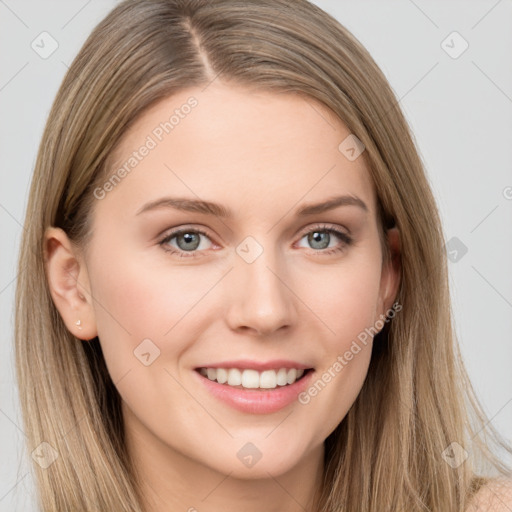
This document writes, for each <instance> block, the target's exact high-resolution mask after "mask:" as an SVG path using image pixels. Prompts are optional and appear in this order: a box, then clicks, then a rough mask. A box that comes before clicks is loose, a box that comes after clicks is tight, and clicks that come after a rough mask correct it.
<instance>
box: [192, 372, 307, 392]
mask: <svg viewBox="0 0 512 512" xmlns="http://www.w3.org/2000/svg"><path fill="white" fill-rule="evenodd" d="M196 371H197V372H199V373H200V374H201V375H203V377H206V378H207V379H209V380H211V381H215V382H217V383H219V384H224V385H226V386H229V387H232V388H238V389H253V390H257V389H264V390H269V389H276V388H284V387H286V386H290V385H292V384H294V383H295V382H297V381H298V380H301V379H303V378H304V376H305V375H306V374H308V373H309V372H311V371H313V368H308V369H306V370H302V369H297V368H279V369H275V370H263V371H257V370H252V369H241V368H197V369H196Z"/></svg>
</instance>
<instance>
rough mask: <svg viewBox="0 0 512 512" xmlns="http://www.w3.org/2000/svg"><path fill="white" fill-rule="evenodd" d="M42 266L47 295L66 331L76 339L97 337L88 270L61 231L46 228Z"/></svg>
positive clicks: (59, 229) (75, 249)
mask: <svg viewBox="0 0 512 512" xmlns="http://www.w3.org/2000/svg"><path fill="white" fill-rule="evenodd" d="M44 264H45V270H46V276H47V281H48V287H49V290H50V294H51V296H52V299H53V302H54V304H55V307H56V308H57V309H58V311H59V313H60V315H61V317H62V320H63V321H64V323H65V324H66V327H67V328H68V330H69V331H70V332H71V333H72V334H73V335H74V336H76V337H77V338H79V339H83V340H90V339H92V338H94V337H96V336H97V331H96V322H95V317H94V310H93V307H92V298H91V295H90V292H89V291H88V287H89V279H88V275H87V269H86V266H85V264H84V262H83V261H82V259H81V257H80V254H79V253H78V250H77V248H76V246H74V245H73V243H72V242H71V241H70V239H69V238H68V236H67V235H66V233H65V232H64V230H62V229H61V228H55V227H49V228H47V230H46V232H45V238H44Z"/></svg>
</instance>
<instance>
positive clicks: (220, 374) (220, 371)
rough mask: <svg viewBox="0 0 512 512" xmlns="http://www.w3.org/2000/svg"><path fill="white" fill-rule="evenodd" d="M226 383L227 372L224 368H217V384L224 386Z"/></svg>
mask: <svg viewBox="0 0 512 512" xmlns="http://www.w3.org/2000/svg"><path fill="white" fill-rule="evenodd" d="M227 381H228V371H227V370H225V369H224V368H217V382H218V383H219V384H225V383H226V382H227Z"/></svg>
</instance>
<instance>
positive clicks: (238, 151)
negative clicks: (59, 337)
mask: <svg viewBox="0 0 512 512" xmlns="http://www.w3.org/2000/svg"><path fill="white" fill-rule="evenodd" d="M191 97H193V99H190V98H191ZM171 116H174V117H171ZM166 123H167V124H166ZM349 135H350V132H349V130H348V129H347V128H346V126H345V125H344V124H342V123H341V122H340V121H339V120H338V119H336V118H335V117H334V115H333V114H332V113H331V112H330V111H328V110H327V109H326V108H324V107H322V106H321V105H320V104H318V103H316V102H314V101H313V100H311V99H307V100H306V99H304V98H302V97H300V96H297V95H292V94H277V93H268V92H265V93H263V92H255V91H250V90H247V89H242V88H234V87H232V86H227V85H224V84H221V83H220V82H219V81H216V82H214V83H213V84H212V85H210V86H209V87H207V88H206V89H205V90H204V91H201V90H200V89H195V88H194V89H189V90H187V91H184V92H181V93H179V94H176V95H174V96H173V97H171V98H168V99H165V100H163V101H161V102H159V103H158V104H156V105H155V106H154V107H152V108H151V109H150V110H148V111H147V112H146V113H145V115H144V116H143V117H141V118H140V119H139V120H138V122H137V123H135V124H134V125H133V127H132V128H131V129H130V130H129V131H128V132H127V134H126V136H125V137H124V139H123V141H122V144H121V145H120V146H119V147H118V149H117V151H116V153H115V157H116V165H115V166H114V167H113V168H112V173H114V174H116V176H117V178H114V179H113V180H111V182H109V183H110V184H109V183H106V184H105V185H104V186H102V187H101V188H100V189H96V191H95V195H96V197H97V198H98V199H97V200H96V202H95V207H94V212H93V237H92V241H91V244H90V246H89V247H88V248H87V251H86V252H85V253H83V259H80V262H81V266H80V273H79V275H78V284H79V288H78V289H79V292H80V293H81V294H82V295H83V296H84V297H86V300H85V301H84V304H83V306H80V307H82V308H89V309H87V310H86V309H81V310H79V312H75V314H76V315H82V319H85V322H84V320H82V324H83V330H82V331H76V327H75V326H74V321H73V319H72V315H71V314H69V313H66V315H67V316H68V317H69V320H68V323H69V327H70V330H71V329H72V330H73V332H74V333H76V335H77V336H79V337H84V336H85V335H90V336H89V337H93V336H95V335H98V336H99V340H100V343H101V347H102V350H103V354H104V357H105V360H106V363H107V366H108V370H109V372H110V375H111V376H112V379H113V382H114V383H115V385H116V387H117V389H118V390H119V393H120V395H121V397H122V399H123V402H122V403H123V413H124V417H125V424H126V431H127V436H128V439H129V440H130V443H131V445H132V450H133V452H134V453H136V454H138V456H139V457H143V453H151V457H153V460H154V461H155V463H156V461H157V460H159V459H160V458H161V459H162V460H164V459H169V458H170V457H171V458H175V459H178V458H180V460H183V461H184V460H187V461H188V462H189V463H191V464H193V463H198V464H200V465H202V466H206V467H209V468H211V469H215V470H216V471H220V472H222V473H224V474H228V473H231V476H233V477H236V476H239V477H241V478H261V477H268V474H269V473H270V474H271V475H274V476H276V475H279V474H282V473H284V472H286V471H288V470H290V469H291V468H293V467H295V466H297V465H298V464H300V463H301V462H303V461H304V460H307V459H308V458H311V457H312V456H315V457H317V460H319V454H320V453H322V449H323V441H324V440H325V438H326V437H327V436H328V435H329V434H330V433H331V432H332V431H333V430H334V429H335V427H336V426H337V425H338V424H339V423H340V421H341V420H342V419H343V417H344V416H345V415H346V413H347V411H348V410H349V408H350V407H351V405H352V404H353V403H354V401H355V399H356V397H357V395H358V393H359V391H360V389H361V386H362V384H363V381H364V379H365V377H366V374H367V370H368V364H369V361H370V355H371V348H372V334H373V333H374V332H375V330H373V331H369V329H370V328H372V327H373V328H375V326H377V327H376V329H377V330H380V328H382V322H381V321H379V320H381V319H382V318H383V317H382V315H383V314H385V313H386V312H387V311H388V310H389V308H390V307H391V305H392V303H393V300H394V297H395V295H396V291H397V286H398V277H397V271H396V269H394V270H393V269H392V267H391V266H389V267H383V266H382V252H381V247H380V243H379V236H378V227H377V216H376V197H375V194H374V191H373V188H372V183H371V181H370V176H369V173H368V170H367V168H366V167H365V162H364V153H362V155H361V156H360V157H357V152H358V151H357V150H358V148H357V147H355V150H356V151H355V152H354V151H351V150H350V149H347V148H349V147H350V144H351V140H350V139H348V140H345V139H346V138H347V137H348V136H349ZM342 143H343V144H342ZM340 144H342V146H341V150H340ZM144 147H145V148H146V149H141V148H144ZM352 147H354V144H353V143H352ZM123 166H124V172H123V171H119V169H121V168H122V167H123ZM342 196H348V197H350V198H352V200H345V202H343V201H340V202H339V203H338V204H337V205H335V206H334V207H330V208H327V207H323V206H322V205H325V206H326V205H327V204H328V203H329V202H330V201H333V200H334V199H336V198H339V197H342ZM354 198H357V200H353V199H354ZM203 202H205V204H206V203H207V204H208V205H209V206H208V207H207V206H205V205H204V204H203ZM213 203H214V204H215V205H216V206H213ZM173 204H174V206H173ZM333 204H334V203H333ZM313 205H316V206H313ZM303 210H306V211H303ZM301 211H303V212H302V213H300V212H301ZM177 230H180V231H181V234H174V233H175V232H176V231H177ZM336 231H338V232H339V233H340V234H337V233H336ZM391 242H392V244H395V242H396V238H395V235H393V238H392V240H391ZM79 258H82V256H79ZM80 311H81V312H80ZM76 318H80V316H77V317H76ZM365 330H366V331H365ZM368 333H370V334H368ZM262 365H265V366H262ZM200 368H210V370H206V371H205V370H203V373H209V376H210V377H211V378H218V379H219V380H220V381H221V382H223V381H224V380H225V379H227V378H228V379H229V381H228V382H224V383H219V382H216V381H215V382H214V381H212V380H210V379H209V378H208V376H204V375H202V374H201V372H200V370H199V369H200ZM214 368H215V369H217V368H221V370H220V371H215V370H214ZM233 368H236V369H238V370H244V369H249V370H252V371H247V372H237V371H230V370H231V369H233ZM282 368H284V370H283V369H282ZM258 369H259V370H262V371H263V370H267V371H265V372H264V373H262V371H260V372H256V371H255V370H258ZM293 369H298V370H304V374H303V377H302V379H300V380H298V381H297V382H296V384H293V385H288V384H287V385H283V384H284V383H285V382H286V383H287V382H288V381H290V382H293V381H294V379H295V378H296V377H297V376H298V375H300V374H301V372H299V373H298V375H295V373H294V370H293ZM308 369H309V370H308ZM272 370H275V371H272ZM279 370H280V371H279ZM240 378H241V379H242V385H240V380H238V379H240ZM229 382H231V383H232V385H230V384H229ZM315 383H316V384H315ZM258 385H260V386H268V387H266V388H264V389H256V388H253V387H252V386H258ZM245 386H248V387H245Z"/></svg>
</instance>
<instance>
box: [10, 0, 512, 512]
mask: <svg viewBox="0 0 512 512" xmlns="http://www.w3.org/2000/svg"><path fill="white" fill-rule="evenodd" d="M315 3H316V4H318V5H319V6H320V7H322V8H324V9H325V10H327V11H328V12H330V13H331V14H333V15H334V16H335V17H336V18H337V19H338V20H339V21H340V22H341V23H342V24H344V25H345V26H346V27H347V28H348V29H349V30H351V31H352V33H353V34H354V35H355V36H356V37H357V38H358V39H359V40H360V41H361V42H362V43H363V44H364V45H365V46H366V48H367V49H368V50H369V52H370V53H371V54H372V56H373V57H374V58H375V60H376V61H377V63H378V64H379V66H380V67H381V68H382V70H383V71H384V74H385V75H386V76H387V78H388V80H389V81H390V83H391V86H392V87H393V89H394V91H395V92H396V94H397V96H398V98H400V105H401V107H402V109H403V110H404V112H405V114H406V117H407V119H408V121H409V123H410V125H411V127H412V130H413V133H414V135H415V139H416V141H417V145H418V149H419V151H420V154H421V156H422V159H423V161H424V162H425V165H426V168H427V172H428V176H429V180H430V182H431V184H432V188H433V190H434V193H435V196H436V198H437V201H438V205H439V208H440V210H441V215H442V218H443V222H444V231H445V238H446V241H449V240H451V239H452V238H453V237H457V238H458V239H459V240H460V241H461V242H462V243H463V244H464V245H465V246H466V247H467V249H468V250H467V253H466V254H465V255H464V256H463V257H462V258H460V254H461V253H459V258H460V259H459V260H458V261H457V262H451V263H450V284H451V289H452V297H453V308H454V313H455V322H456V329H457V333H458V336H459V338H460V343H461V349H462V354H463V357H464V360H465V363H466V365H467V368H468V370H469V373H470V377H471V378H472V381H473V383H474V386H475V388H476V391H477V394H478V396H479V398H480V399H481V401H482V403H483V405H484V407H485V410H486V412H487V413H488V415H489V418H491V421H492V423H493V424H494V425H495V426H496V427H497V428H498V429H499V431H500V432H501V433H502V434H503V435H504V436H505V437H506V438H507V439H509V440H511V439H512V372H511V371H510V368H511V363H512V334H511V333H512V149H511V148H512V61H511V57H510V56H511V49H512V25H511V20H512V1H511V0H508V1H505V0H501V1H499V0H498V1H495V0H491V1H468V0H464V1H450V2H447V1H445V2H441V1H436V2H434V1H432V0H431V1H427V0H421V1H420V0H415V1H412V0H394V1H382V0H379V1H365V0H359V1H355V0H351V1H336V0H317V1H316V2H315ZM115 4H116V2H115V1H113V0H102V1H99V0H89V1H77V0H73V1H70V0H67V1H64V0H61V1H55V0H53V1H44V2H43V1H39V2H37V1H35V0H33V1H28V0H25V1H18V2H15V1H14V0H0V48H1V53H0V109H1V110H0V120H1V121H0V155H1V160H0V162H1V164H0V169H1V180H0V226H1V229H2V231H1V239H2V242H1V243H2V245H1V251H0V321H1V332H2V333H3V335H2V343H1V344H0V382H1V387H0V454H1V464H0V511H9V512H11V511H13V510H23V511H25V510H27V511H28V510H35V507H34V505H33V503H32V499H31V495H33V494H34V490H33V482H32V477H31V475H30V473H29V464H28V460H27V459H26V458H24V457H25V455H24V452H23V450H24V449H25V445H24V439H25V438H24V434H23V431H22V428H21V425H22V424H21V419H20V415H19V407H18V404H17V393H16V389H15V380H14V359H13V343H12V329H13V299H14V291H15V285H16V277H17V276H16V258H17V251H18V245H19V241H20V235H21V232H22V229H23V228H22V222H23V218H24V214H25V207H26V201H27V193H28V187H29V183H30V178H31V173H32V170H33V166H34V163H35V158H36V152H37V148H38V144H39V140H40V137H41V134H42V130H43V126H44V123H45V121H46V117H47V115H48V112H49V109H50V106H51V103H52V101H53V98H54V96H55V94H56V92H57V88H58V86H59V84H60V82H61V80H62V78H63V76H64V73H65V71H66V66H67V65H69V64H70V62H71V61H72V59H73V58H74V56H75V55H76V54H77V52H78V50H79V48H80V46H81V45H82V43H83V42H84V41H85V38H86V37H87V35H88V34H89V33H90V31H91V30H92V28H93V27H94V26H95V24H96V23H97V22H99V20H100V19H101V18H102V17H104V15H105V14H106V13H107V12H108V11H109V10H110V9H111V7H113V6H114V5H115ZM43 31H46V32H48V33H49V34H51V36H52V37H53V38H54V39H55V40H56V41H57V43H58V48H57V49H56V51H55V52H54V53H53V54H52V55H50V56H49V57H48V58H46V59H43V58H41V57H40V56H39V55H38V53H36V52H35V51H34V50H33V49H32V47H31V44H32V42H33V41H34V40H35V41H36V43H37V42H38V41H39V45H40V47H42V43H40V40H41V37H47V36H40V34H41V32H43ZM453 31H457V32H458V33H459V34H460V36H461V37H462V38H463V39H464V40H465V41H467V43H468V44H469V47H468V48H467V50H466V51H465V52H464V53H462V54H461V55H460V56H458V57H457V58H452V57H451V56H450V55H449V54H448V53H447V52H446V51H445V49H444V48H446V49H447V50H448V51H450V52H452V53H453V52H457V51H459V50H460V49H461V48H462V46H461V45H462V44H463V41H462V39H457V37H458V36H453V35H452V36H450V37H449V38H448V39H447V40H446V38H447V37H448V36H449V35H450V34H452V32H453ZM445 40H446V42H445V43H444V44H443V41H445ZM45 41H46V44H45V48H46V50H48V49H49V48H51V47H50V46H49V44H50V41H49V39H46V40H45ZM442 45H443V46H442ZM450 47H451V49H450ZM40 51H43V49H42V48H41V50H40ZM451 243H453V242H451ZM450 247H451V246H450ZM34 314H38V313H37V311H34Z"/></svg>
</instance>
